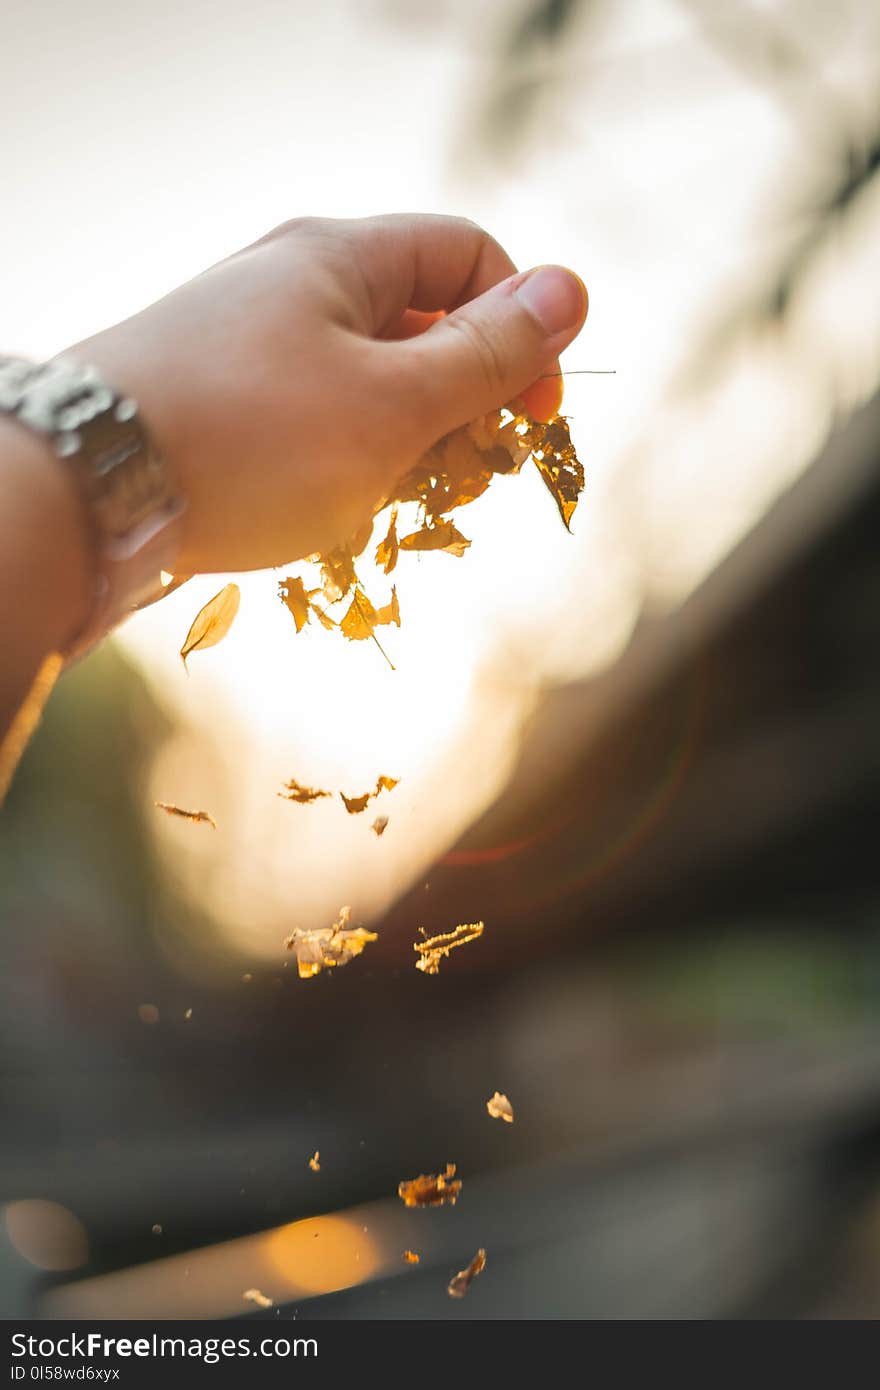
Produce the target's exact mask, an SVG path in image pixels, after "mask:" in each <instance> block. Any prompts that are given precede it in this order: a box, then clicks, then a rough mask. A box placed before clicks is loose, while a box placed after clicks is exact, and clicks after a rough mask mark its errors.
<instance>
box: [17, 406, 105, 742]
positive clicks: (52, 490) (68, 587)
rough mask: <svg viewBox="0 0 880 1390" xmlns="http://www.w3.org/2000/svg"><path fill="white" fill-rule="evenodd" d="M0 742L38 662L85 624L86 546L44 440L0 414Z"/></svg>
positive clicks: (70, 490) (71, 492)
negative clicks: (0, 527) (0, 530)
mask: <svg viewBox="0 0 880 1390" xmlns="http://www.w3.org/2000/svg"><path fill="white" fill-rule="evenodd" d="M0 517H2V537H0V641H2V651H3V658H2V662H0V739H2V736H3V734H4V733H5V732H6V730H7V729H8V728H9V725H10V724H11V722H12V720H13V718H14V717H15V714H16V712H17V711H18V709H19V708H20V706H21V704H22V702H23V700H24V699H25V696H26V695H27V693H28V690H29V689H30V687H31V683H32V681H33V679H34V676H35V675H36V673H37V671H38V670H39V667H40V665H41V663H42V662H43V660H44V658H45V657H46V656H47V655H48V654H49V653H50V652H53V651H57V650H60V649H63V648H64V647H65V646H66V645H67V643H68V642H69V641H70V640H71V638H73V637H74V636H75V634H76V633H77V631H78V630H79V628H80V627H81V626H82V625H83V623H84V622H85V619H86V617H87V615H88V611H89V602H90V589H89V585H90V564H89V548H88V544H87V538H86V522H85V516H84V511H83V507H82V503H81V502H80V500H79V498H78V497H77V494H76V491H75V486H74V483H73V479H72V478H71V477H69V476H68V473H67V470H66V469H65V466H64V464H63V463H62V461H61V460H59V459H57V458H56V457H55V456H54V455H53V453H52V449H51V446H50V445H49V443H48V442H46V441H44V440H42V439H41V438H40V437H39V435H37V434H36V433H34V432H32V431H31V430H29V429H28V428H27V427H26V426H24V425H22V424H20V423H19V422H18V421H17V420H12V419H9V418H8V417H6V416H3V415H0Z"/></svg>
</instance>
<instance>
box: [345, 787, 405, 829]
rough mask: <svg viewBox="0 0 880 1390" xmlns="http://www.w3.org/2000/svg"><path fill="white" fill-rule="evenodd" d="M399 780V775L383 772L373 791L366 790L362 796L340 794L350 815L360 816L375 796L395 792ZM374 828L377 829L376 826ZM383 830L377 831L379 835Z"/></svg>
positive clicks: (386, 822)
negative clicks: (389, 775) (391, 775)
mask: <svg viewBox="0 0 880 1390" xmlns="http://www.w3.org/2000/svg"><path fill="white" fill-rule="evenodd" d="M399 782H400V778H399V777H386V776H384V774H383V775H382V776H381V777H377V779H376V786H375V788H374V790H373V791H371V792H364V793H363V795H362V796H346V795H345V792H340V793H339V795H340V796H341V797H342V800H343V801H344V802H345V809H346V811H347V812H348V814H349V815H350V816H358V815H360V813H361V811H365V810H366V809H367V806H368V804H369V803H370V802H371V801H372V799H373V797H374V796H378V795H379V793H380V792H393V791H394V788H395V787H396V786H397V785H398V783H399ZM387 824H388V818H387V817H386V818H385V825H387ZM373 828H374V829H375V826H374V827H373ZM384 829H385V826H384V825H383V827H382V830H384ZM382 830H378V831H376V833H377V835H381V834H382Z"/></svg>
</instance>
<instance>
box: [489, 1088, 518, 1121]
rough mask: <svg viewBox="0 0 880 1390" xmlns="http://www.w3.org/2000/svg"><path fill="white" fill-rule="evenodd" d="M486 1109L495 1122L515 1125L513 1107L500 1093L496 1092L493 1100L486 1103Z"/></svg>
mask: <svg viewBox="0 0 880 1390" xmlns="http://www.w3.org/2000/svg"><path fill="white" fill-rule="evenodd" d="M486 1109H487V1110H488V1112H489V1114H490V1115H491V1116H492V1119H493V1120H506V1121H507V1123H508V1124H509V1125H512V1124H513V1106H512V1105H511V1103H510V1101H509V1100H508V1099H507V1096H505V1095H502V1093H501V1092H500V1091H496V1092H495V1094H494V1096H493V1097H492V1099H491V1100H487V1101H486Z"/></svg>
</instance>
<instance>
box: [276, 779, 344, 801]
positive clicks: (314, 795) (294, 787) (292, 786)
mask: <svg viewBox="0 0 880 1390" xmlns="http://www.w3.org/2000/svg"><path fill="white" fill-rule="evenodd" d="M278 795H279V796H281V797H283V798H284V800H285V801H295V802H297V804H298V805H300V806H307V805H308V804H309V803H310V802H311V801H318V800H319V799H320V798H321V797H322V796H332V795H333V793H332V792H324V791H320V790H319V789H318V788H316V787H303V786H301V785H300V783H299V782H297V781H296V780H295V779H294V778H293V777H291V779H290V781H289V782H285V783H284V790H283V791H280V792H279V793H278Z"/></svg>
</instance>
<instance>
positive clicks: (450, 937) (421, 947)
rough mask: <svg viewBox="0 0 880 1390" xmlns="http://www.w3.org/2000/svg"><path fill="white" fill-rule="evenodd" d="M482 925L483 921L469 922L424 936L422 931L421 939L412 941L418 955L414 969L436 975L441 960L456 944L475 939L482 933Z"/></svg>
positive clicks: (461, 944) (466, 942)
mask: <svg viewBox="0 0 880 1390" xmlns="http://www.w3.org/2000/svg"><path fill="white" fill-rule="evenodd" d="M484 926H485V923H483V922H471V923H468V924H466V925H463V926H460V927H456V928H455V930H454V931H450V932H445V933H443V935H441V936H424V933H423V936H424V939H423V940H422V941H414V942H413V950H414V951H416V952H417V953H418V957H419V958H418V960H417V961H416V970H421V971H422V972H423V973H424V974H425V975H436V974H437V973H438V971H439V969H440V962H441V960H443V959H444V958H445V957H446V956H448V955H449V953H450V951H454V950H455V949H456V948H457V947H458V946H466V945H467V944H468V942H469V941H476V940H477V938H478V937H480V936H482V935H483V929H484Z"/></svg>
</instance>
